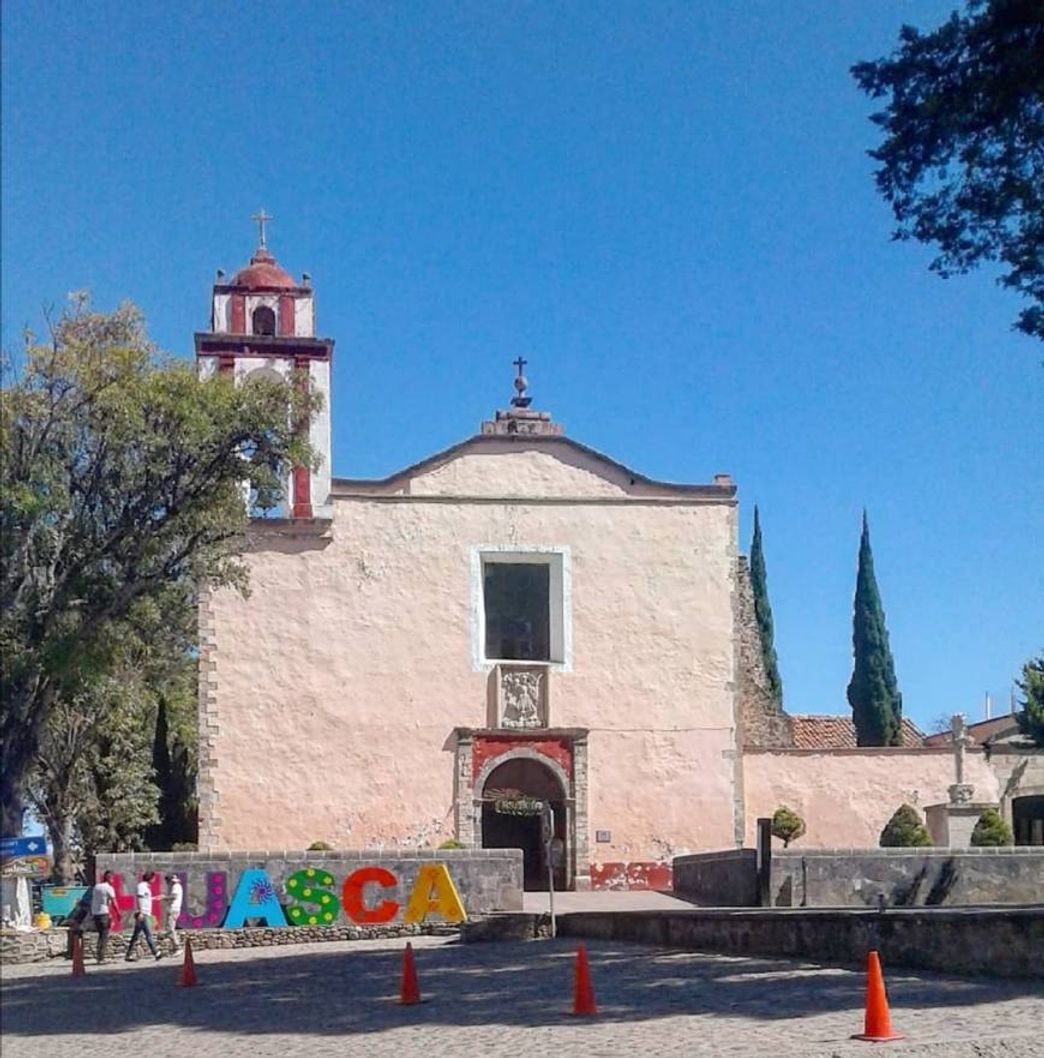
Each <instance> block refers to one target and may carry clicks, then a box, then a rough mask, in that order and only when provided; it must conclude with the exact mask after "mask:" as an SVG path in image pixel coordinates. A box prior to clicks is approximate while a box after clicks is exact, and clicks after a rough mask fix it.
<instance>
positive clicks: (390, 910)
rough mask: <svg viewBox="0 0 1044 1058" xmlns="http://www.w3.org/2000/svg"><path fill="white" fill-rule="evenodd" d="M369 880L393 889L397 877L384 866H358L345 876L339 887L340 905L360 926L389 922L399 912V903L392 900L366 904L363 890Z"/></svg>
mask: <svg viewBox="0 0 1044 1058" xmlns="http://www.w3.org/2000/svg"><path fill="white" fill-rule="evenodd" d="M370 882H373V883H374V884H375V885H379V886H381V887H382V888H384V889H394V888H395V887H396V886H397V885H398V884H399V879H398V878H396V877H395V875H394V874H392V872H391V871H389V870H386V869H385V868H384V867H360V868H359V869H358V870H357V871H352V873H351V874H349V875H348V877H347V878H345V880H344V885H343V886H342V887H341V906H342V907H343V908H344V911H345V914H346V915H347V916H348V917H349V918H350V919H351V920H352V921H353V922H358V923H359V925H361V926H363V925H367V926H372V925H376V924H377V923H380V922H390V921H391V920H392V919H393V918H395V916H396V915H397V914H398V913H399V905H398V903H396V901H394V900H382V901H381V902H380V903H379V904H378V905H377V906H376V907H367V906H366V904H365V903H364V902H363V890H364V888H365V886H366V885H367V884H369V883H370Z"/></svg>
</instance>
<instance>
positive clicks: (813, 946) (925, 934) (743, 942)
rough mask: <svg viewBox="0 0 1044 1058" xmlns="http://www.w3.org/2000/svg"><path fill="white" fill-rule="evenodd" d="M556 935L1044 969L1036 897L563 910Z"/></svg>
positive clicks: (946, 968)
mask: <svg viewBox="0 0 1044 1058" xmlns="http://www.w3.org/2000/svg"><path fill="white" fill-rule="evenodd" d="M558 933H559V936H567V937H584V938H588V939H592V940H610V941H638V942H641V943H644V944H654V945H658V946H661V947H667V948H680V949H683V950H685V951H707V952H720V953H722V954H726V955H771V956H781V957H787V958H795V959H807V960H809V961H811V962H818V963H827V964H836V965H841V966H851V967H854V968H861V967H863V966H865V964H866V953H867V951H869V950H871V949H874V950H877V951H879V952H880V953H881V959H882V961H883V962H884V964H885V966H886V967H889V966H908V967H912V968H916V969H923V970H936V971H940V972H943V973H958V974H990V975H992V976H998V977H1038V978H1044V959H1042V958H1041V952H1042V951H1044V907H1042V906H1040V905H1037V906H1035V907H1027V908H975V909H955V908H920V909H908V910H895V911H884V912H880V911H856V910H845V909H836V910H829V911H828V910H811V909H802V910H775V909H764V908H758V909H749V910H748V909H741V910H724V909H718V910H710V909H701V910H692V911H629V912H615V913H613V912H579V913H574V914H569V915H562V916H561V917H560V918H559V920H558Z"/></svg>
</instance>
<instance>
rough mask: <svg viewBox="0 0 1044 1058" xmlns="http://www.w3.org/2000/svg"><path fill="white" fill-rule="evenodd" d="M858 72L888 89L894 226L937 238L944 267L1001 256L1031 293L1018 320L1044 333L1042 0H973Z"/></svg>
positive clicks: (905, 34) (965, 267)
mask: <svg viewBox="0 0 1044 1058" xmlns="http://www.w3.org/2000/svg"><path fill="white" fill-rule="evenodd" d="M852 74H853V76H854V77H855V79H856V81H857V82H858V84H859V86H860V88H862V89H863V91H864V92H866V93H867V94H868V95H869V96H871V97H872V98H874V99H887V103H886V105H885V107H884V109H883V110H881V111H879V112H877V113H875V114H873V115H872V117H871V120H872V121H873V122H874V123H875V124H876V125H877V126H879V127H880V128H881V130H882V131H883V133H884V139H883V141H882V143H881V145H880V146H879V147H877V148H876V149H875V150H872V151H870V152H869V153H870V156H871V157H872V158H874V159H876V160H877V161H878V162H880V163H881V167H880V168H879V169H878V170H877V172H876V174H875V179H876V182H877V188H878V190H879V191H880V192H881V194H882V195H883V196H884V197H885V198H886V199H887V200H888V201H889V202H890V203H891V206H892V210H893V213H894V214H895V219H896V221H897V222H898V227H897V229H896V231H895V234H894V238H896V239H911V238H913V239H917V240H918V241H919V242H922V243H926V244H929V245H932V246H934V247H935V248H936V249H937V250H938V256H936V258H935V259H934V260H933V261H932V263H931V268H932V270H933V271H935V272H937V273H938V274H939V275H941V276H944V277H945V276H949V275H952V274H959V273H964V272H968V271H970V270H971V269H973V268H976V267H978V266H979V265H980V264H983V263H988V262H997V263H999V264H1000V266H1001V267H1002V269H1004V271H1003V273H1002V275H1001V276H1000V279H999V282H1000V283H1001V284H1002V285H1003V286H1005V287H1007V288H1009V289H1011V290H1014V291H1016V292H1018V293H1019V294H1021V295H1023V296H1024V297H1026V298H1028V299H1029V300H1030V301H1031V302H1032V304H1031V305H1030V307H1028V308H1026V309H1025V310H1023V311H1022V312H1021V313H1020V315H1019V317H1018V321H1017V323H1016V327H1017V328H1018V329H1019V330H1021V331H1023V332H1024V333H1025V334H1028V335H1032V336H1034V337H1037V338H1040V339H1044V150H1042V149H1041V144H1042V143H1044V5H1042V4H1041V2H1040V0H969V3H968V4H967V7H966V9H965V12H964V14H963V15H962V14H958V13H957V12H954V13H953V14H952V15H951V16H950V18H949V19H948V20H947V21H946V22H944V23H943V24H942V25H941V26H939V27H938V28H937V29H935V30H933V31H931V32H929V33H921V32H919V31H918V30H917V29H915V28H913V27H912V26H903V27H902V29H901V30H900V33H899V46H898V47H897V48H896V50H895V51H894V52H893V53H892V54H891V55H890V56H888V57H887V58H884V59H878V60H877V61H876V62H860V63H857V64H856V65H855V66H853V67H852Z"/></svg>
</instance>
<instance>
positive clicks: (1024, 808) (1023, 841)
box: [1011, 794, 1044, 845]
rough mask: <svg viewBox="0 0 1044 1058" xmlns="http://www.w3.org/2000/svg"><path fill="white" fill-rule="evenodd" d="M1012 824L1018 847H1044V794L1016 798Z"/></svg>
mask: <svg viewBox="0 0 1044 1058" xmlns="http://www.w3.org/2000/svg"><path fill="white" fill-rule="evenodd" d="M1011 824H1012V826H1011V829H1012V833H1013V835H1014V837H1015V844H1016V845H1044V794H1034V795H1031V796H1029V797H1016V798H1015V799H1014V800H1013V801H1012V802H1011Z"/></svg>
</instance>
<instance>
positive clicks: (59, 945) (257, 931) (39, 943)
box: [0, 922, 460, 965]
mask: <svg viewBox="0 0 1044 1058" xmlns="http://www.w3.org/2000/svg"><path fill="white" fill-rule="evenodd" d="M459 929H460V927H458V926H448V925H446V924H445V923H441V922H422V923H406V922H394V923H389V924H387V925H383V926H301V927H300V928H297V929H268V928H267V927H264V926H262V927H257V928H247V929H196V930H192V931H191V933H184V934H182V936H181V941H182V944H184V941H185V938H186V937H190V938H191V940H192V948H193V950H194V951H204V950H207V949H215V948H269V947H274V946H275V945H280V944H321V943H329V942H330V941H338V940H375V939H378V938H382V937H416V936H426V935H431V934H443V933H454V934H455V933H458V932H459ZM130 935H131V929H130V926H129V925H128V926H127V927H126V928H124V929H123V930H122V931H120V932H119V933H110V934H109V943H108V946H107V948H106V953H105V954H106V959H107V960H112V959H122V958H123V956H124V955H125V954H126V953H127V944H128V942H129V941H130ZM68 940H69V932H68V930H66V929H65V928H64V927H55V928H52V929H34V930H29V931H26V932H22V931H19V930H4V931H3V933H2V934H0V961H2V962H3V963H5V964H8V965H13V964H15V963H29V962H44V961H46V960H48V959H58V958H61V957H62V956H64V955H65V954H66V953H67V951H68ZM155 941H156V945H157V947H158V948H159V950H160V951H161V952H162V953H163V954H165V955H171V954H172V953H173V950H174V948H173V943H172V941H171V940H170V937H169V936H167V935H166V934H162V933H157V934H155ZM97 953H98V935H97V934H96V933H95V932H94V931H93V930H91V929H89V930H88V931H87V932H86V933H84V935H83V954H84V960H85V961H86V963H87V964H88V965H90V964H91V963H92V962H93V961H94V959H95V956H96V955H97ZM146 954H147V953H146V950H145V942H144V941H139V942H138V955H139V956H140V957H145V956H146Z"/></svg>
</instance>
